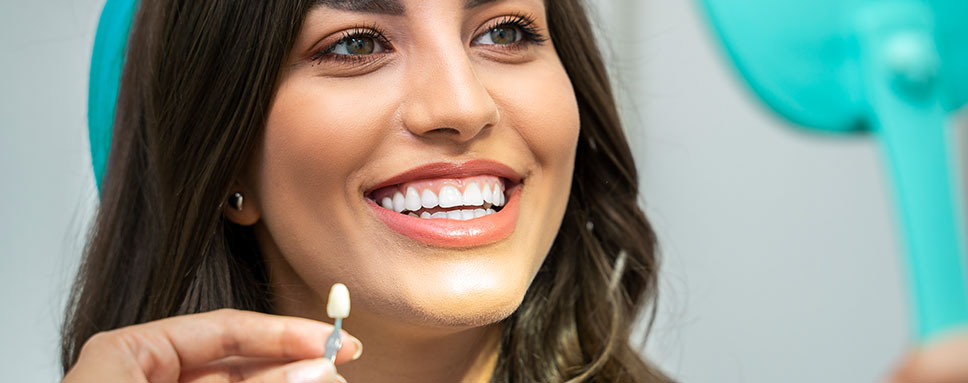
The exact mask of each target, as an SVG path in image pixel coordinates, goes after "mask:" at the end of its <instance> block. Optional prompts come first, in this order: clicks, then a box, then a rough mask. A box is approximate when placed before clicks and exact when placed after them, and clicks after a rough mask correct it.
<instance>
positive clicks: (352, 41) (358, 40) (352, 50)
mask: <svg viewBox="0 0 968 383" xmlns="http://www.w3.org/2000/svg"><path fill="white" fill-rule="evenodd" d="M344 44H346V53H347V54H351V55H356V56H360V55H368V54H371V53H373V50H374V47H375V46H376V43H375V42H374V41H373V38H371V37H367V36H360V37H351V38H349V39H347V40H346V42H345V43H344Z"/></svg>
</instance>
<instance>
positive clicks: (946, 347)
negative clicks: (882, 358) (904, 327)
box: [890, 330, 968, 383]
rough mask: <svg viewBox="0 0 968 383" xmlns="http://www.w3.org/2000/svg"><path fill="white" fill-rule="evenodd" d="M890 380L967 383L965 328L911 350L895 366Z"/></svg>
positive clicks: (911, 382) (926, 382) (966, 338)
mask: <svg viewBox="0 0 968 383" xmlns="http://www.w3.org/2000/svg"><path fill="white" fill-rule="evenodd" d="M890 382H892V383H965V382H968V330H963V331H961V332H959V333H955V334H951V335H949V336H947V337H945V338H942V339H939V340H938V341H936V342H934V343H931V344H928V345H925V346H921V347H918V348H916V349H914V350H913V351H912V352H911V353H910V354H909V355H907V356H906V357H905V358H904V360H902V361H901V363H900V364H899V365H898V368H897V370H896V371H895V372H894V374H893V376H892V377H891V380H890Z"/></svg>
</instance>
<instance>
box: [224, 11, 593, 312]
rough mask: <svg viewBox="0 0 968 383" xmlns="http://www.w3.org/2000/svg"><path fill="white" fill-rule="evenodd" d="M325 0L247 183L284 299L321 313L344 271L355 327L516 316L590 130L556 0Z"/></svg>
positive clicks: (290, 306) (287, 71)
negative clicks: (556, 16)
mask: <svg viewBox="0 0 968 383" xmlns="http://www.w3.org/2000/svg"><path fill="white" fill-rule="evenodd" d="M318 3H319V5H318V6H316V7H314V8H313V9H312V10H311V11H310V12H309V13H308V14H307V15H306V19H305V22H304V24H303V26H302V29H301V30H300V32H299V36H298V38H297V40H296V41H295V44H294V47H293V49H292V52H291V54H290V56H289V58H288V62H287V64H286V65H285V66H284V68H283V69H282V72H281V74H280V78H279V82H278V87H277V90H276V94H275V97H274V99H273V103H272V105H271V107H270V112H269V116H268V122H267V125H266V129H265V136H264V140H263V142H262V144H261V147H260V149H259V150H258V153H257V154H256V156H255V157H254V158H253V159H252V162H251V163H250V166H249V171H248V174H247V177H246V178H245V179H244V180H243V181H242V183H243V184H244V186H243V187H244V188H245V190H246V192H247V195H246V197H247V198H246V204H254V207H255V209H254V211H255V213H250V214H257V215H258V217H257V218H256V219H257V221H258V222H257V224H256V232H257V233H258V236H259V242H260V247H261V248H262V251H263V253H264V256H265V257H266V259H267V262H268V264H269V269H270V275H271V278H272V285H273V289H274V292H275V294H276V296H277V302H276V305H277V308H278V309H280V311H287V310H288V311H306V310H319V311H315V312H317V313H320V314H318V315H315V316H321V313H322V312H324V311H322V310H321V309H320V307H322V306H313V305H319V304H322V305H324V304H325V300H326V296H327V294H328V291H329V287H330V285H332V284H333V283H335V282H343V283H345V284H346V285H347V286H348V287H349V289H350V293H351V295H352V297H353V315H352V316H351V320H352V319H354V318H361V319H362V318H363V317H370V318H373V319H393V320H395V321H400V322H404V323H411V324H418V325H434V326H475V325H482V324H486V323H491V322H494V321H497V320H499V319H501V318H504V317H505V316H507V315H509V314H510V313H511V312H512V311H513V310H514V309H515V308H517V306H518V305H519V303H520V302H521V300H522V298H523V296H524V293H525V290H526V289H527V288H528V286H529V285H530V283H531V280H532V279H533V277H534V275H535V273H536V272H537V270H538V268H539V266H540V265H541V263H542V262H543V260H544V258H545V256H546V255H547V254H548V250H549V249H550V247H551V244H552V242H553V240H554V238H555V235H556V234H557V231H558V228H559V226H560V224H561V219H562V216H563V214H564V211H565V205H566V202H567V200H568V193H569V189H570V185H571V175H572V169H573V164H574V158H575V147H576V141H577V138H578V129H579V122H578V107H577V104H576V101H575V95H574V92H573V91H572V88H571V83H570V81H569V79H568V76H567V74H566V73H565V71H564V69H563V67H562V65H561V62H560V61H559V59H558V56H557V55H556V53H555V49H554V46H553V42H552V41H550V40H549V39H548V38H549V36H548V20H547V18H546V17H545V8H544V4H543V2H542V1H541V0H495V1H489V0H433V1H431V0H385V1H363V0H320V1H318ZM559 43H560V42H559ZM307 305H310V306H312V307H308V306H307Z"/></svg>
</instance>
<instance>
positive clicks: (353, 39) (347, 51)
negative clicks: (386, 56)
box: [324, 33, 387, 56]
mask: <svg viewBox="0 0 968 383" xmlns="http://www.w3.org/2000/svg"><path fill="white" fill-rule="evenodd" d="M386 50H387V48H386V46H385V43H384V42H382V41H380V40H378V39H377V38H376V37H373V36H369V35H367V34H365V33H354V34H351V35H348V36H346V37H344V38H342V39H341V40H340V41H337V42H336V44H333V45H332V46H330V47H329V48H328V49H326V51H325V52H324V53H328V54H333V55H337V56H368V55H372V54H376V53H383V52H385V51H386Z"/></svg>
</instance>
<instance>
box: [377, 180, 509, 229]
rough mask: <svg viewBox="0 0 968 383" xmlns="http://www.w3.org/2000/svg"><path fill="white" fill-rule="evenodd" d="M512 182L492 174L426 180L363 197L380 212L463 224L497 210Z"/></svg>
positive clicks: (387, 187)
mask: <svg viewBox="0 0 968 383" xmlns="http://www.w3.org/2000/svg"><path fill="white" fill-rule="evenodd" d="M514 186H516V185H514V183H513V182H512V181H510V180H509V179H507V178H503V177H498V176H494V175H476V176H471V177H463V178H441V179H426V180H417V181H412V182H405V183H401V184H396V185H390V186H386V187H381V188H379V189H376V190H373V191H371V192H369V193H367V194H366V198H367V199H370V200H372V201H374V202H375V203H376V204H377V205H378V206H381V207H382V208H384V209H387V210H391V211H394V212H396V213H399V214H404V215H409V216H411V217H417V218H423V219H429V220H434V219H450V220H459V221H467V220H472V219H475V218H481V217H486V216H489V215H491V214H495V213H497V212H499V211H501V209H502V208H504V206H505V204H506V203H507V199H508V195H507V194H508V193H507V191H508V190H511V189H513V188H514Z"/></svg>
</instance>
